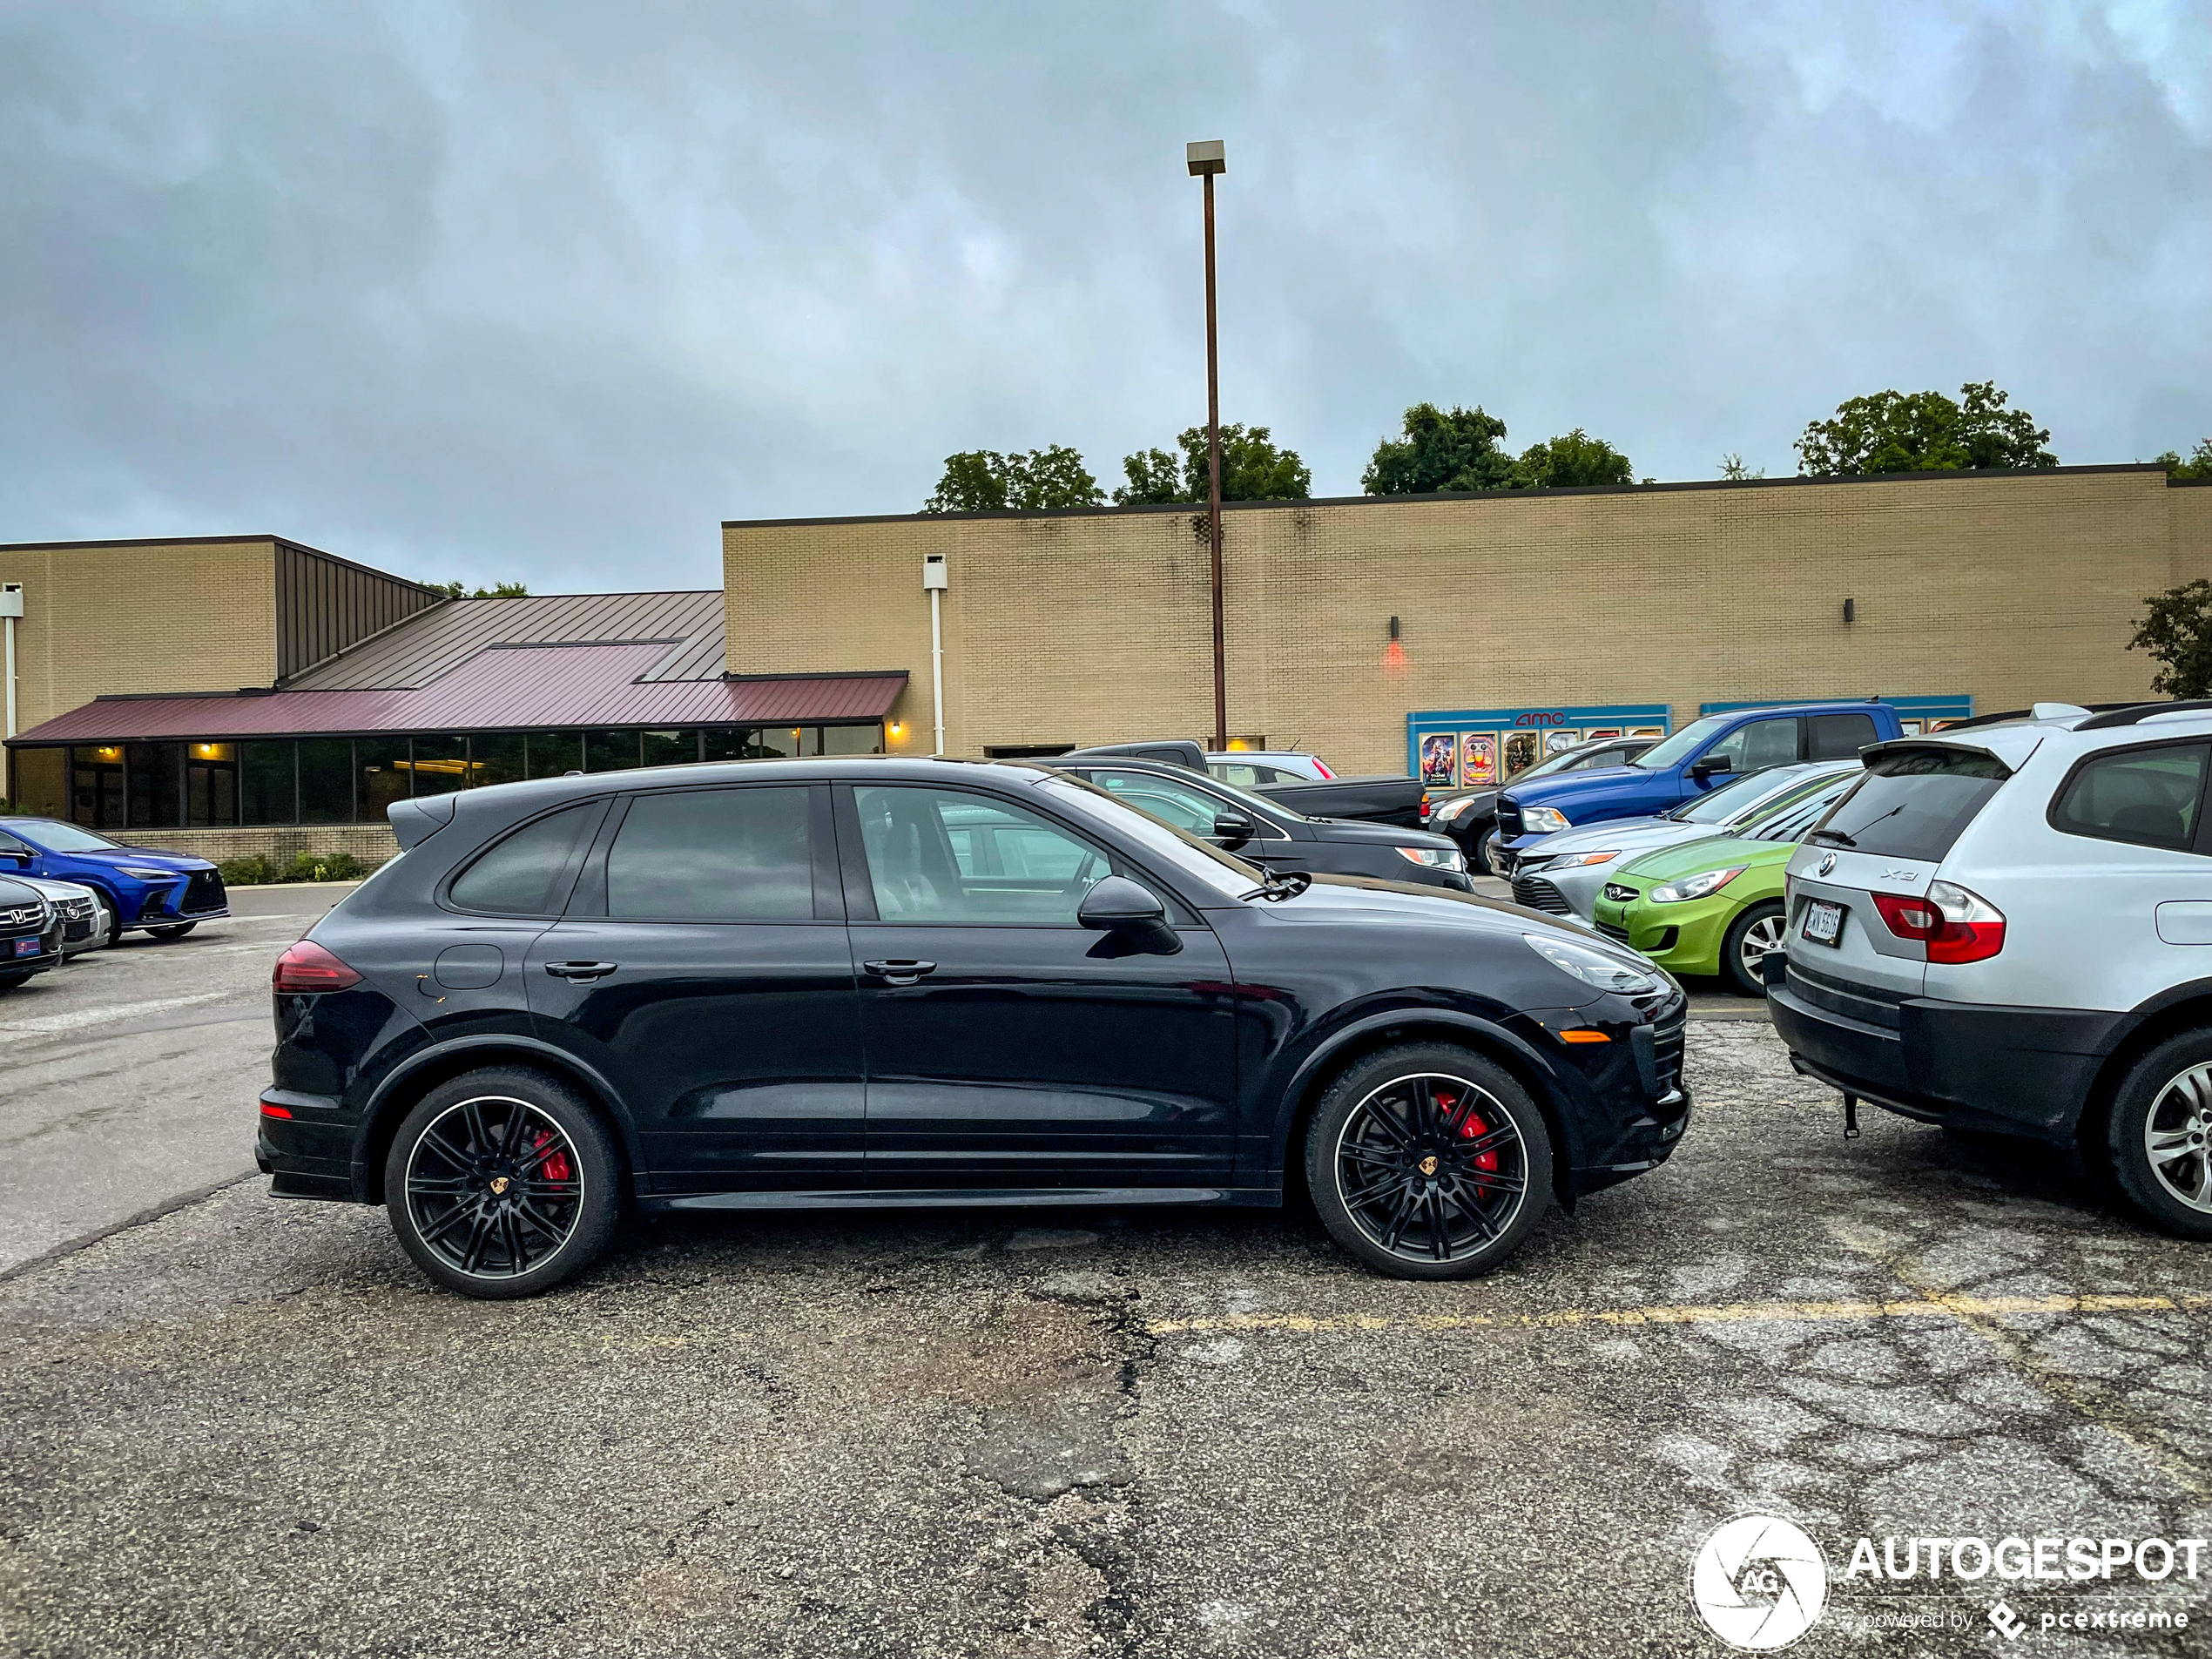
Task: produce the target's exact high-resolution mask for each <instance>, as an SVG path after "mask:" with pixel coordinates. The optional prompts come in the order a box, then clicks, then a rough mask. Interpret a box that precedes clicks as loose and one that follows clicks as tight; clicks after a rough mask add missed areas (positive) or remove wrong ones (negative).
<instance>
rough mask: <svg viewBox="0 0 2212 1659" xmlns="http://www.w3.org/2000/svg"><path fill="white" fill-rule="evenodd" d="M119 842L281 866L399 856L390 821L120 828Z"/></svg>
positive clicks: (366, 861) (368, 861) (377, 861)
mask: <svg viewBox="0 0 2212 1659" xmlns="http://www.w3.org/2000/svg"><path fill="white" fill-rule="evenodd" d="M114 833H115V837H116V839H117V840H122V841H125V842H127V843H128V844H129V845H131V846H145V847H154V848H158V849H159V850H160V851H162V852H165V853H190V854H192V856H193V857H196V858H203V859H213V860H217V861H218V862H220V861H221V860H224V859H246V858H252V857H253V856H254V855H255V854H256V853H259V854H260V856H261V857H263V858H265V859H267V860H271V861H272V862H273V863H278V864H289V863H291V862H292V860H293V855H294V854H296V853H314V855H315V856H316V857H317V858H327V857H328V856H329V855H330V854H331V853H352V854H353V855H354V857H355V858H357V859H359V860H361V862H362V863H363V864H369V865H376V864H381V863H383V862H384V861H385V860H387V859H390V858H393V857H395V856H396V855H397V854H398V853H399V850H400V844H399V840H398V838H396V837H395V836H394V835H393V833H392V830H391V826H389V825H388V824H318V825H314V826H302V827H300V828H294V829H193V830H118V831H116V832H114Z"/></svg>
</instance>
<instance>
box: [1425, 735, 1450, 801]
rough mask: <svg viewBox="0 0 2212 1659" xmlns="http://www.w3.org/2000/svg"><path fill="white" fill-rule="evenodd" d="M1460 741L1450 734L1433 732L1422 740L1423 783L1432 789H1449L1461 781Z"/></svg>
mask: <svg viewBox="0 0 2212 1659" xmlns="http://www.w3.org/2000/svg"><path fill="white" fill-rule="evenodd" d="M1459 753H1460V741H1459V739H1458V738H1455V737H1453V735H1452V734H1451V733H1450V732H1429V733H1428V734H1427V735H1426V736H1425V737H1423V738H1421V782H1422V783H1423V784H1425V785H1426V786H1428V787H1429V788H1431V789H1449V788H1451V787H1452V786H1453V785H1455V784H1457V783H1458V782H1459V781H1460V777H1459V765H1458V762H1459Z"/></svg>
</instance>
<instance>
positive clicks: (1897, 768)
mask: <svg viewBox="0 0 2212 1659" xmlns="http://www.w3.org/2000/svg"><path fill="white" fill-rule="evenodd" d="M2012 775H2013V774H2012V773H2011V772H2009V771H2007V770H2006V766H2005V763H2004V762H2003V761H2001V760H2000V759H1997V758H1996V757H1995V756H1994V755H1987V754H1981V753H1979V752H1974V751H1972V750H1962V749H1893V750H1892V751H1890V752H1888V753H1886V754H1878V755H1873V756H1871V757H1869V758H1868V760H1867V763H1866V774H1865V776H1864V777H1863V778H1861V779H1859V780H1858V787H1857V788H1856V789H1854V790H1852V791H1851V793H1850V794H1848V795H1846V796H1844V798H1843V799H1841V800H1839V801H1838V802H1837V803H1836V809H1835V810H1834V811H1833V812H1831V813H1829V814H1828V816H1827V817H1825V818H1824V819H1821V820H1820V824H1819V826H1818V827H1817V829H1815V830H1814V831H1813V832H1812V833H1811V835H1809V836H1807V837H1806V839H1807V840H1812V841H1819V842H1823V843H1824V844H1825V845H1827V846H1847V847H1851V848H1852V849H1854V850H1855V851H1858V852H1860V853H1876V854H1878V855H1879V856H1881V857H1884V858H1896V859H1933V860H1940V859H1941V858H1942V857H1943V855H1944V854H1945V853H1948V852H1950V851H1951V847H1952V843H1953V842H1954V841H1956V840H1958V839H1959V834H1960V833H1961V832H1962V831H1964V830H1965V829H1966V826H1967V825H1968V824H1970V823H1972V822H1973V818H1974V814H1975V813H1979V811H1981V809H1982V808H1983V807H1984V806H1986V805H1988V802H1989V798H1990V797H1991V796H1992V795H1994V794H1995V793H1996V792H1997V791H1998V790H1999V789H2000V787H2001V786H2003V784H2004V782H2005V779H2007V778H2009V777H2011V776H2012Z"/></svg>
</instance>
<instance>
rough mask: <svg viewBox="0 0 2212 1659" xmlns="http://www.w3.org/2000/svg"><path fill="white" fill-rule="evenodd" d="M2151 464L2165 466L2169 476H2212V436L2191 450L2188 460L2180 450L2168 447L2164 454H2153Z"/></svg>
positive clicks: (2192, 477) (2193, 477)
mask: <svg viewBox="0 0 2212 1659" xmlns="http://www.w3.org/2000/svg"><path fill="white" fill-rule="evenodd" d="M2151 464H2152V465H2153V466H2157V467H2163V468H2165V469H2166V475H2167V476H2168V478H2191V479H2195V478H2212V438H2207V439H2205V440H2204V442H2202V443H2200V444H2198V445H2197V446H2196V448H2194V449H2192V450H2190V451H2189V454H2188V460H2186V461H2184V460H2182V453H2181V451H2180V450H2178V449H2168V451H2167V452H2166V453H2165V454H2164V455H2153V456H2152V457H2151Z"/></svg>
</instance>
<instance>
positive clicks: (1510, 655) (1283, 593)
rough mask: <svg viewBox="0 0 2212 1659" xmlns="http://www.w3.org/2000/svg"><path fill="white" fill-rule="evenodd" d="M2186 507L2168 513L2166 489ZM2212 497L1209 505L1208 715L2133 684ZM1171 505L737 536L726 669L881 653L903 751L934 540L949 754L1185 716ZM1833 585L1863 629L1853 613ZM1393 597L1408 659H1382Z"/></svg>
mask: <svg viewBox="0 0 2212 1659" xmlns="http://www.w3.org/2000/svg"><path fill="white" fill-rule="evenodd" d="M2182 496H2188V497H2190V498H2191V499H2190V500H2188V502H2177V498H2179V497H2182ZM2200 499H2201V500H2202V501H2204V502H2206V505H2207V508H2208V509H2212V490H2187V491H2184V490H2171V489H2168V488H2167V484H2166V480H2165V476H2164V475H2163V474H2162V473H2161V472H2159V471H2157V470H2156V469H2148V468H2144V469H2137V468H2114V469H2101V468H2074V469H2060V470H2058V471H2056V472H2047V473H2040V474H2003V475H1952V476H1945V477H1939V478H1908V479H1894V480H1877V481H1868V482H1820V483H1811V482H1797V481H1794V480H1775V481H1772V482H1764V483H1750V484H1741V485H1715V486H1711V487H1706V486H1697V487H1688V488H1683V487H1674V488H1669V487H1663V486H1662V487H1658V488H1653V489H1626V490H1603V491H1559V492H1545V493H1541V494H1534V495H1521V494H1513V495H1495V496H1480V497H1474V498H1454V499H1438V498H1413V499H1406V500H1387V501H1373V502H1368V501H1354V502H1314V503H1306V504H1296V503H1285V504H1281V505H1276V504H1272V503H1270V504H1267V505H1264V506H1260V505H1255V506H1250V507H1244V508H1236V507H1232V508H1231V509H1229V510H1228V511H1226V512H1225V513H1224V516H1223V524H1224V543H1225V546H1224V563H1225V571H1226V576H1225V601H1224V603H1225V609H1226V612H1227V636H1228V650H1227V661H1228V683H1229V726H1230V730H1231V732H1232V733H1252V734H1263V735H1264V736H1265V737H1266V738H1269V739H1270V740H1271V742H1274V743H1277V744H1288V743H1291V742H1294V741H1295V742H1298V743H1299V744H1301V745H1303V746H1305V747H1308V748H1312V749H1314V750H1317V751H1318V752H1320V753H1322V754H1323V755H1325V756H1326V757H1327V758H1328V759H1330V761H1331V763H1332V765H1336V766H1337V767H1338V768H1339V770H1344V769H1347V768H1349V769H1352V770H1355V771H1390V772H1399V771H1403V770H1404V767H1405V716H1406V711H1408V710H1412V709H1430V708H1439V709H1441V708H1460V707H1486V706H1495V705H1521V704H1547V703H1647V702H1662V703H1667V704H1669V705H1672V706H1673V708H1674V711H1675V716H1676V720H1677V721H1681V720H1683V719H1687V718H1690V717H1692V716H1694V715H1695V714H1696V709H1697V705H1699V704H1700V703H1701V702H1705V701H1716V700H1723V699H1737V698H1769V697H1771V698H1787V697H1814V696H1838V695H1863V694H1875V693H1886V694H1890V695H1905V694H1910V693H1954V692H1961V691H1964V692H1971V693H1972V694H1973V696H1974V698H1976V706H1977V707H1979V708H1980V709H1982V710H1984V711H1993V710H1997V709H2002V708H2013V707H2019V706H2020V705H2024V704H2027V703H2030V702H2033V701H2035V700H2037V699H2038V698H2060V699H2065V700H2070V701H2077V702H2111V701H2117V700H2121V699H2123V698H2131V697H2140V696H2144V695H2147V694H2148V690H2149V684H2150V664H2148V662H2147V661H2146V660H2145V659H2144V658H2142V657H2141V654H2140V653H2130V652H2128V651H2127V650H2126V649H2125V646H2126V643H2127V639H2128V634H2129V632H2130V631H2131V626H2132V619H2133V617H2134V616H2135V615H2136V614H2138V613H2139V612H2140V610H2141V598H2142V597H2143V596H2144V595H2145V594H2148V593H2154V592H2156V591H2158V590H2161V589H2163V588H2166V587H2168V586H2170V585H2171V584H2172V583H2174V582H2175V581H2177V580H2182V579H2185V578H2184V576H2183V575H2182V574H2177V572H2179V571H2181V570H2182V567H2184V566H2187V567H2188V569H2189V570H2194V569H2195V565H2196V564H2200V563H2201V564H2202V565H2203V566H2204V567H2206V570H2205V573H2206V574H2212V510H2205V511H2203V512H2202V513H2200V511H2199V509H2198V507H2197V504H2196V502H2197V501H2198V500H2200ZM1193 518H1194V516H1193V514H1192V512H1191V510H1190V509H1188V508H1184V509H1176V510H1173V511H1164V510H1155V511H1122V512H1116V511H1111V510H1106V511H1098V512H1088V513H1060V514H1042V515H1034V516H1019V515H1010V514H1009V515H978V516H943V517H931V516H920V517H914V518H900V519H889V520H831V521H816V522H810V523H759V524H745V523H732V524H727V525H725V526H724V531H723V545H724V563H725V586H726V590H727V604H728V607H729V636H730V642H731V644H730V655H731V666H732V668H733V669H737V670H739V671H745V672H766V671H786V672H804V671H823V670H830V669H860V668H905V669H907V670H908V671H909V672H910V673H911V675H912V676H913V678H911V679H910V680H909V682H908V685H907V692H906V695H905V696H904V697H903V698H901V700H900V705H898V707H897V708H895V709H894V711H893V717H892V718H894V719H895V720H897V721H898V722H899V723H900V725H901V727H902V734H901V736H900V737H899V738H894V739H893V741H892V744H891V746H892V748H893V749H894V752H916V753H927V752H928V750H929V739H930V734H929V731H928V727H929V722H930V689H929V687H930V683H929V611H928V604H927V598H926V597H925V596H924V594H923V592H922V589H921V563H922V558H923V556H924V554H925V553H933V552H941V553H943V554H944V555H945V556H946V557H947V560H948V567H949V570H950V572H951V583H952V586H951V590H950V592H949V593H948V595H947V597H946V600H945V606H944V613H945V651H946V665H945V688H946V705H947V709H946V712H947V727H948V731H947V738H948V742H947V747H948V752H951V753H954V754H975V753H980V752H981V751H982V750H983V749H984V748H985V747H986V746H987V745H1000V744H1017V743H1042V742H1061V743H1087V742H1106V741H1110V740H1113V739H1116V738H1137V737H1161V736H1200V735H1203V734H1204V733H1205V732H1208V731H1209V730H1210V729H1211V725H1212V673H1211V624H1210V620H1209V614H1210V613H1209V598H1208V590H1209V583H1208V560H1207V550H1206V543H1205V542H1204V538H1203V537H1202V536H1197V535H1195V534H1194V533H1193ZM1846 598H1850V599H1852V600H1855V601H1856V606H1855V615H1856V618H1857V619H1856V620H1855V621H1854V622H1852V623H1851V624H1845V623H1844V620H1843V604H1844V600H1845V599H1846ZM1393 616H1396V617H1399V618H1400V628H1401V642H1402V644H1403V647H1404V652H1405V664H1404V666H1403V669H1402V671H1396V672H1393V670H1392V669H1391V667H1390V666H1389V665H1388V664H1387V663H1386V655H1385V652H1386V645H1387V644H1388V629H1389V619H1390V617H1393Z"/></svg>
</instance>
